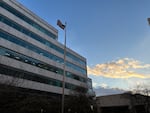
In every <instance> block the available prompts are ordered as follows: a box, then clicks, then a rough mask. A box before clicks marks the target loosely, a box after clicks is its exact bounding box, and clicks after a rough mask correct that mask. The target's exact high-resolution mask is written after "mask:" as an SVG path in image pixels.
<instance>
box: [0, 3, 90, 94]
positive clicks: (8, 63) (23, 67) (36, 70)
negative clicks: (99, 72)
mask: <svg viewBox="0 0 150 113" xmlns="http://www.w3.org/2000/svg"><path fill="white" fill-rule="evenodd" d="M63 64H64V45H63V44H61V43H59V42H58V31H57V29H55V28H54V27H53V26H51V25H49V24H48V23H47V22H45V21H44V20H42V19H41V18H39V17H38V16H36V15H35V14H34V13H32V12H31V11H30V10H28V9H27V8H25V7H24V6H22V5H21V4H20V3H18V2H17V1H15V0H0V82H1V83H2V82H8V81H11V80H14V79H15V81H16V82H15V84H13V85H15V86H17V87H21V88H25V89H32V90H37V91H45V92H50V93H54V94H61V93H62V83H63V81H62V80H63V72H64V70H63ZM76 87H82V88H88V87H87V70H86V59H85V58H84V57H82V56H80V55H79V54H78V53H76V52H74V51H73V50H71V49H69V48H67V49H66V74H65V94H69V93H70V91H72V90H74V89H75V88H76Z"/></svg>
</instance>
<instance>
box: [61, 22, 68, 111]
mask: <svg viewBox="0 0 150 113" xmlns="http://www.w3.org/2000/svg"><path fill="white" fill-rule="evenodd" d="M66 25H67V23H66V22H65V28H64V29H65V37H64V65H63V70H64V73H63V84H62V85H63V86H62V103H61V113H64V100H65V94H64V93H65V75H66Z"/></svg>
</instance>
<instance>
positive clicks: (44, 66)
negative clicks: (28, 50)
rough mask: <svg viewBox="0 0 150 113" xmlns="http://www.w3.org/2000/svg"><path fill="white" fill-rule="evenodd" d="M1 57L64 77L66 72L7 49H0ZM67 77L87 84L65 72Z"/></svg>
mask: <svg viewBox="0 0 150 113" xmlns="http://www.w3.org/2000/svg"><path fill="white" fill-rule="evenodd" d="M0 55H3V56H7V57H9V58H13V59H15V60H18V61H21V62H24V63H28V64H30V65H33V66H36V67H39V68H42V69H45V70H48V71H51V72H54V73H57V74H60V75H63V72H64V71H63V69H60V68H57V67H55V66H51V65H49V64H46V63H43V62H41V61H39V60H36V59H33V58H30V57H27V56H25V55H22V54H20V53H16V52H14V51H12V50H9V49H6V48H2V47H0ZM65 75H66V76H67V77H69V78H72V79H75V80H78V81H81V82H84V83H86V79H85V78H83V77H80V76H77V75H75V74H73V73H70V72H68V71H66V72H65Z"/></svg>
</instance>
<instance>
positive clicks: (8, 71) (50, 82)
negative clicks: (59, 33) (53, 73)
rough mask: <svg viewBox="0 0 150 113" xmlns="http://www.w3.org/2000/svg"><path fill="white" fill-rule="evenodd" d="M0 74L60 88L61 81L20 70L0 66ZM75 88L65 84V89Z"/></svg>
mask: <svg viewBox="0 0 150 113" xmlns="http://www.w3.org/2000/svg"><path fill="white" fill-rule="evenodd" d="M0 74H4V75H8V76H13V77H17V78H23V79H26V80H31V81H35V82H40V83H44V84H48V85H52V86H56V87H62V81H59V80H56V79H52V78H49V77H44V76H41V75H37V74H33V73H29V72H23V71H22V70H15V69H12V68H8V67H3V66H2V65H0ZM76 87H79V86H75V85H73V84H70V83H65V88H66V89H71V90H74V89H75V88H76Z"/></svg>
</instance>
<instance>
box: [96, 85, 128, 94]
mask: <svg viewBox="0 0 150 113" xmlns="http://www.w3.org/2000/svg"><path fill="white" fill-rule="evenodd" d="M94 91H95V93H96V96H104V95H112V94H121V93H124V92H126V91H125V90H122V89H117V88H116V89H114V88H103V87H98V88H94Z"/></svg>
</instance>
